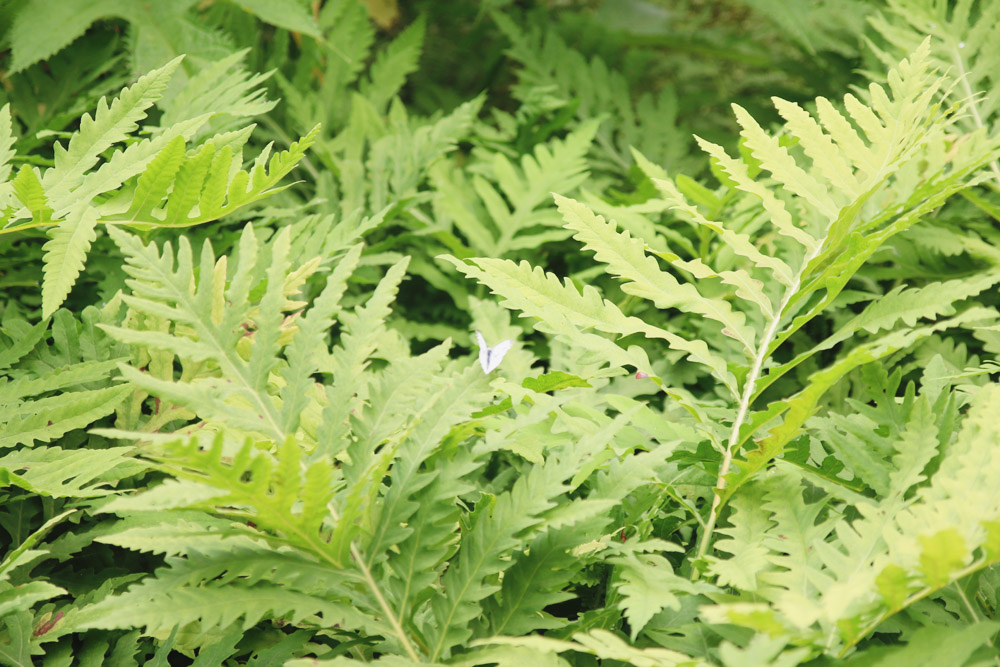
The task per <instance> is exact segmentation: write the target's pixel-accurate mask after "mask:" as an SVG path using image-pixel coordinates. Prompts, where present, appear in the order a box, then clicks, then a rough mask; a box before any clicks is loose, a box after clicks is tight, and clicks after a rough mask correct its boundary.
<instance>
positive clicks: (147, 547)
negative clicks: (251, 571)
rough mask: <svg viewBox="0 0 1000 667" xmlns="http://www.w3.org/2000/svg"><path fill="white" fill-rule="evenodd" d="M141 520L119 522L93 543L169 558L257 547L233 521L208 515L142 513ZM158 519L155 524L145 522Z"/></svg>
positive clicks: (139, 515)
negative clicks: (216, 550) (241, 547)
mask: <svg viewBox="0 0 1000 667" xmlns="http://www.w3.org/2000/svg"><path fill="white" fill-rule="evenodd" d="M136 516H137V517H138V518H139V521H137V522H135V523H131V524H130V521H129V520H127V519H126V520H124V521H119V522H117V523H116V524H115V526H116V528H115V529H113V530H111V531H109V532H108V533H105V534H103V535H100V536H98V537H96V538H94V540H95V541H96V542H102V543H104V544H113V545H115V546H118V547H122V548H123V549H131V550H133V551H141V552H147V553H155V554H165V555H168V556H179V555H189V554H191V555H196V554H199V553H204V552H205V551H206V550H207V549H208V548H209V547H221V548H223V549H225V548H228V547H233V548H236V547H240V546H243V545H252V544H256V543H255V542H254V541H253V539H252V538H251V537H250V536H249V535H247V532H246V531H245V530H241V529H240V528H239V527H238V526H237V524H234V522H231V521H226V520H224V519H218V518H215V517H212V516H210V515H208V514H196V513H190V512H187V513H184V512H170V513H166V512H163V513H150V512H145V513H140V514H138V515H136ZM151 517H155V521H154V522H152V523H151V522H149V521H147V520H146V519H147V518H151Z"/></svg>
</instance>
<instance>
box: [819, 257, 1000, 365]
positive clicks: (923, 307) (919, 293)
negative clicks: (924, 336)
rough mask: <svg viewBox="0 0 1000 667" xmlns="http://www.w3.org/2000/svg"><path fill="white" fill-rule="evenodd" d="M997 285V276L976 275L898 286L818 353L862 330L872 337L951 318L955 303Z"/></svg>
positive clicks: (875, 302) (998, 280) (827, 342)
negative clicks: (898, 325)
mask: <svg viewBox="0 0 1000 667" xmlns="http://www.w3.org/2000/svg"><path fill="white" fill-rule="evenodd" d="M998 282H1000V274H997V273H979V274H976V275H974V276H970V277H968V278H963V279H956V280H948V281H945V282H940V283H931V284H929V285H925V286H924V287H915V288H905V287H904V286H902V285H901V286H899V287H897V288H895V289H893V290H892V291H890V292H889V293H887V294H885V295H883V296H880V297H879V298H878V299H877V300H875V301H873V302H872V303H871V304H870V305H869V306H868V307H867V308H865V309H864V311H862V312H861V313H860V314H859V315H857V316H856V317H854V318H852V319H851V320H849V321H848V322H847V324H845V325H844V326H843V327H841V328H840V329H839V330H838V331H837V333H835V334H834V335H833V336H831V337H829V338H827V339H826V340H824V341H823V342H822V343H820V345H819V346H817V351H818V350H827V349H830V348H831V347H833V346H834V345H836V344H838V343H841V342H843V341H845V340H848V339H849V338H851V337H852V336H854V335H855V334H856V333H857V332H859V331H862V330H864V331H866V332H868V333H869V334H874V333H878V332H879V331H884V330H887V329H891V328H893V327H894V326H896V325H897V324H898V323H900V322H902V323H903V324H905V325H906V326H909V327H912V326H914V325H915V324H916V323H917V322H918V321H919V320H922V319H931V318H934V317H938V316H940V315H946V316H949V315H953V314H954V313H955V306H954V304H955V303H956V302H958V301H962V300H964V299H968V298H971V297H973V296H976V295H977V294H980V293H982V292H983V291H984V290H987V289H989V288H991V287H993V286H994V285H996V284H997V283H998Z"/></svg>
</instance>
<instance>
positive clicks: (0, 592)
mask: <svg viewBox="0 0 1000 667" xmlns="http://www.w3.org/2000/svg"><path fill="white" fill-rule="evenodd" d="M66 593H67V591H66V589H65V588H60V587H59V586H55V585H54V584H50V583H49V582H47V581H29V582H26V583H23V584H20V585H19V586H12V585H10V584H8V583H0V618H4V619H5V620H6V618H9V617H10V616H13V615H14V614H17V613H18V612H22V611H28V610H29V609H31V608H32V607H33V606H34V605H35V604H36V603H38V602H41V601H43V600H51V599H52V598H56V597H59V596H60V595H65V594H66ZM5 644H6V642H5ZM3 656H4V654H3V652H2V649H0V657H3ZM8 657H9V656H8ZM7 664H17V665H27V664H31V663H30V662H27V663H22V662H17V663H7Z"/></svg>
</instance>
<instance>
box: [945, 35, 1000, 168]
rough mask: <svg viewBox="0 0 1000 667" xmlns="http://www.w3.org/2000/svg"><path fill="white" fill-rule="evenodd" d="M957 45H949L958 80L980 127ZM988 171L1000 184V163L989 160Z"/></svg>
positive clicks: (980, 119)
mask: <svg viewBox="0 0 1000 667" xmlns="http://www.w3.org/2000/svg"><path fill="white" fill-rule="evenodd" d="M958 48H959V47H958V46H955V45H953V46H952V47H951V51H952V55H953V57H954V60H955V66H956V67H957V68H958V80H959V81H961V82H962V88H964V89H965V96H966V97H967V98H968V100H969V109H970V110H971V111H972V120H974V121H975V122H976V127H977V128H979V129H982V128H984V127H986V124H985V123H983V117H982V116H980V115H979V107H978V106H977V105H976V103H975V99H976V96H975V93H973V92H972V87H971V86H970V85H969V77H968V76H967V75H966V71H965V63H964V62H963V60H962V56H961V54H960V53H959V52H958ZM990 171H992V172H993V178H994V179H996V182H997V185H1000V164H997V161H996V160H993V161H992V162H990Z"/></svg>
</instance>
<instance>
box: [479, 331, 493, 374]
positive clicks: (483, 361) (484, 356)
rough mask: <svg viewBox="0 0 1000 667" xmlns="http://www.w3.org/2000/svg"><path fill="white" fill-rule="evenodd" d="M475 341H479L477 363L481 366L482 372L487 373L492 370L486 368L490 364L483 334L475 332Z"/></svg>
mask: <svg viewBox="0 0 1000 667" xmlns="http://www.w3.org/2000/svg"><path fill="white" fill-rule="evenodd" d="M476 342H477V343H479V365H480V366H482V367H483V372H484V373H489V372H490V370H492V369H489V368H487V367H488V366H489V364H490V348H489V347H487V346H486V341H485V340H483V334H481V333H479V332H478V331H477V332H476Z"/></svg>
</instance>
